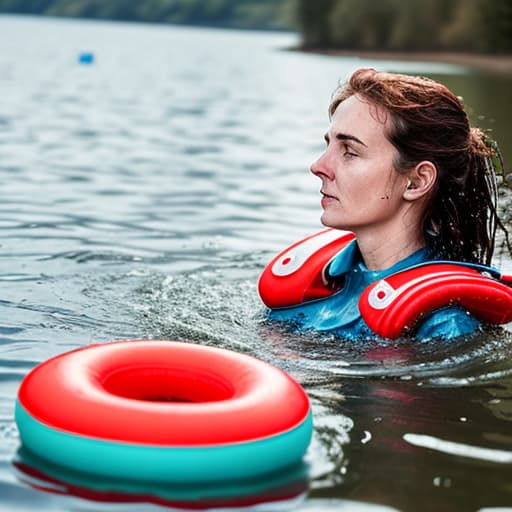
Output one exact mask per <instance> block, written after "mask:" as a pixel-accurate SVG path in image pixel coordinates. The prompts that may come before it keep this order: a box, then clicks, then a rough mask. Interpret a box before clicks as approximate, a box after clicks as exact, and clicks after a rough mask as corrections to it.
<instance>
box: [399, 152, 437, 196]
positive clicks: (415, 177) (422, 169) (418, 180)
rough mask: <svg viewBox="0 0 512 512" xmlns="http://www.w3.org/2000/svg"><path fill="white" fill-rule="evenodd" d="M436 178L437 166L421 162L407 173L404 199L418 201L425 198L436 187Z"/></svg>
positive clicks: (428, 162)
mask: <svg viewBox="0 0 512 512" xmlns="http://www.w3.org/2000/svg"><path fill="white" fill-rule="evenodd" d="M436 178H437V169H436V166H435V165H434V164H433V163H432V162H430V161H428V160H424V161H422V162H420V163H419V164H417V165H416V166H415V167H413V168H412V169H411V170H410V171H409V172H408V173H407V181H406V188H405V190H404V193H403V198H404V199H405V200H406V201H416V200H418V199H421V198H422V197H425V196H426V195H427V194H428V193H429V192H430V191H431V190H432V188H433V186H434V185H435V183H436Z"/></svg>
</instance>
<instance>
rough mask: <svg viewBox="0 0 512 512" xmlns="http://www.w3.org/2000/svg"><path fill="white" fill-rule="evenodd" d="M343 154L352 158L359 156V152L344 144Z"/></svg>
mask: <svg viewBox="0 0 512 512" xmlns="http://www.w3.org/2000/svg"><path fill="white" fill-rule="evenodd" d="M343 156H348V157H350V158H352V157H355V156H357V153H353V152H352V150H351V148H350V147H349V146H343Z"/></svg>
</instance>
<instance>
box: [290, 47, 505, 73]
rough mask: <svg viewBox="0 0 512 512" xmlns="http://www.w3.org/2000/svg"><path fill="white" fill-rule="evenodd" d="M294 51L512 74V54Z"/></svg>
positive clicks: (331, 50)
mask: <svg viewBox="0 0 512 512" xmlns="http://www.w3.org/2000/svg"><path fill="white" fill-rule="evenodd" d="M293 50H294V51H300V52H305V53H316V54H322V55H333V56H340V57H359V58H363V59H378V60H404V61H422V62H442V63H445V64H456V65H459V66H466V67H468V68H472V69H475V70H479V71H487V72H491V73H500V74H506V75H512V55H488V54H479V53H458V52H388V51H359V50H338V49H330V48H326V49H304V48H294V49H293Z"/></svg>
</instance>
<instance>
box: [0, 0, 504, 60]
mask: <svg viewBox="0 0 512 512" xmlns="http://www.w3.org/2000/svg"><path fill="white" fill-rule="evenodd" d="M0 12H11V13H23V14H49V15H53V16H77V17H86V18H101V19H117V20H124V21H146V22H157V23H180V24H192V25H205V26H217V27H237V28H257V29H294V28H295V29H298V30H300V31H301V32H302V41H303V47H304V48H308V49H310V48H312V49H315V48H343V49H347V50H394V51H453V50H455V51H467V52H487V53H512V0H378V1H375V0H314V1H313V0H137V1H133V0H0Z"/></svg>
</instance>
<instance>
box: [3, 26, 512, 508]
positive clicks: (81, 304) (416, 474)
mask: <svg viewBox="0 0 512 512" xmlns="http://www.w3.org/2000/svg"><path fill="white" fill-rule="evenodd" d="M0 31H1V33H2V36H3V37H2V42H3V45H2V48H1V49H0V85H1V87H2V97H1V98H0V155H1V157H0V175H1V178H2V192H3V194H2V202H1V203H0V258H1V261H2V266H1V267H0V282H1V284H2V287H1V288H2V294H1V296H0V308H2V310H3V315H2V321H1V322H0V439H1V443H0V496H2V499H1V500H0V510H2V511H4V510H5V511H9V512H17V511H21V510H38V511H41V510H42V511H45V510H47V511H50V510H51V511H57V510H66V511H69V510H84V509H85V508H86V509H88V510H95V511H99V510H102V511H103V510H109V509H111V508H112V509H115V508H118V509H119V510H126V509H127V507H130V506H133V507H134V510H141V506H142V503H141V502H137V503H132V504H131V505H130V503H129V501H130V499H132V501H133V498H134V496H133V495H134V493H135V494H136V488H137V486H136V484H131V486H129V487H130V488H129V489H126V488H123V489H122V490H121V491H120V489H119V488H118V489H117V491H119V492H122V491H128V494H131V495H130V496H128V497H126V496H125V498H124V499H125V501H126V502H125V503H121V504H119V503H117V504H116V503H115V502H112V503H107V502H105V501H103V499H104V498H105V494H104V493H103V490H98V489H97V488H96V489H95V485H94V482H91V481H90V480H87V481H84V480H75V481H69V480H67V481H66V480H65V479H64V478H63V475H60V474H53V477H52V475H51V471H48V468H41V467H38V466H37V464H34V461H29V462H27V461H26V460H25V459H24V457H23V455H22V452H20V453H21V455H20V456H17V455H16V454H17V452H18V450H19V439H18V435H17V431H16V428H15V425H14V420H13V410H14V398H15V396H16V391H17V388H18V385H19V383H20V382H21V380H22V378H23V376H24V375H25V374H26V373H27V372H28V371H29V370H30V369H31V368H32V367H34V366H35V365H36V364H37V363H39V362H41V361H43V360H45V359H47V358H49V357H51V356H53V355H56V354H59V353H62V352H64V351H66V350H69V349H72V348H76V347H79V346H83V345H87V344H89V343H92V342H103V341H108V340H113V339H121V338H168V339H178V340H182V341H189V342H194V343H203V344H211V345H216V346H221V347H225V348H231V349H234V350H237V351H241V352H247V353H250V354H253V355H255V356H257V357H259V358H261V359H263V360H266V361H269V362H271V363H273V364H275V365H277V366H279V367H281V368H283V369H285V370H287V371H288V372H290V373H291V374H292V375H293V376H294V377H295V378H296V379H298V380H299V381H300V382H301V383H302V384H303V385H304V386H305V388H306V389H307V391H308V393H309V395H310V397H311V401H312V406H313V412H314V422H315V433H314V438H313V442H312V444H311V446H310V449H309V451H308V454H307V457H306V462H307V478H306V481H304V479H303V478H296V476H297V475H296V473H294V472H293V471H292V472H289V473H287V474H285V475H282V476H280V477H279V478H277V477H276V478H275V479H274V480H273V481H272V482H271V483H269V482H267V483H266V484H265V486H263V487H261V488H258V489H256V488H255V487H254V486H253V487H251V488H250V492H249V493H248V494H247V493H246V496H247V495H249V496H250V497H255V496H257V495H259V496H260V498H261V496H262V494H263V496H266V494H265V493H266V491H269V492H270V494H271V497H272V498H275V497H276V494H272V493H273V492H274V490H276V489H278V490H279V489H281V490H282V489H283V486H284V488H286V489H288V490H290V488H288V487H287V485H288V484H291V486H292V492H291V493H289V494H288V496H286V497H284V496H283V495H282V494H281V495H280V498H282V499H280V500H279V501H280V502H281V503H280V505H281V506H283V507H285V508H284V509H285V510H287V508H286V507H289V508H288V510H298V511H301V512H304V511H315V512H317V511H320V512H326V511H330V510H351V511H352V510H402V511H409V510H411V511H421V510H441V511H444V510H446V511H458V510H461V511H467V510H479V509H480V510H484V509H485V510H488V509H491V508H492V507H504V506H511V505H512V488H511V484H510V481H511V480H510V474H511V472H510V452H511V451H512V436H511V435H510V422H511V419H512V416H511V415H512V406H511V403H512V402H511V401H512V385H511V382H512V372H511V370H512V364H511V362H510V361H511V355H512V335H511V334H510V326H508V327H506V328H505V329H504V330H496V331H493V332H487V333H483V334H482V335H481V336H479V337H478V338H477V339H474V340H469V341H468V340H465V341H461V342H457V343H450V344H444V343H440V342H418V343H411V342H409V341H407V342H405V341H403V340H397V341H393V342H386V341H368V342H361V343H357V344H355V343H353V342H352V343H345V342H344V341H343V340H340V339H336V338H334V337H332V336H329V335H318V334H314V333H301V334H297V333H293V332H290V331H288V330H286V329H284V328H283V327H282V326H278V325H275V324H272V323H269V322H267V321H265V319H264V315H263V309H262V305H261V303H260V301H259V298H258V296H257V291H256V283H257V279H258V276H259V274H260V272H261V270H262V269H263V267H264V265H265V264H266V263H267V262H268V261H269V260H270V258H271V257H272V256H273V255H274V254H275V252H276V251H278V250H280V249H281V248H282V247H284V246H287V245H289V244H290V243H291V242H293V241H295V240H297V239H300V238H303V237H304V236H305V235H306V234H308V233H311V232H314V231H316V230H317V229H318V228H319V221H318V218H319V212H320V207H319V194H318V190H319V185H318V183H317V182H316V181H317V180H315V178H314V177H312V176H311V175H310V173H309V172H308V166H309V164H310V163H311V162H312V161H313V160H314V159H315V158H316V156H317V154H318V153H319V152H320V151H321V149H322V145H323V141H322V134H323V133H324V131H325V128H326V125H327V115H326V109H327V104H328V100H329V97H330V94H331V92H332V90H333V89H334V88H335V85H336V83H337V82H338V80H339V79H340V78H341V79H345V78H346V77H348V75H349V74H350V73H351V72H352V71H353V70H355V69H356V68H358V67H361V66H373V67H377V68H379V69H388V70H395V71H403V72H411V73H422V74H430V75H433V74H435V77H436V78H437V79H439V80H441V81H444V82H445V83H447V84H448V85H449V86H450V87H452V88H453V89H454V90H455V92H456V93H457V94H459V95H461V96H463V97H464V98H465V102H466V104H468V105H470V106H471V108H472V110H473V112H474V113H473V116H474V117H475V119H476V120H477V121H479V120H480V119H479V116H481V115H485V116H486V117H485V119H482V120H481V121H482V124H483V125H484V127H492V128H493V130H494V133H495V135H496V138H497V139H498V141H499V142H500V144H501V146H502V149H503V151H504V154H505V157H506V159H507V160H508V161H509V162H510V161H512V153H511V151H512V149H511V148H512V142H511V140H512V139H511V137H512V136H511V131H510V127H509V124H508V117H509V115H508V114H509V113H510V102H509V101H508V90H509V80H508V79H507V78H504V77H497V76H496V77H494V76H484V75H480V74H476V73H470V72H468V71H467V70H463V69H461V68H458V67H454V66H443V65H440V64H436V65H430V64H428V63H421V64H420V63H413V62H407V63H400V62H375V61H370V60H360V59H355V58H335V57H327V56H315V55H311V54H309V55H302V54H300V53H298V52H286V51H281V50H282V49H283V48H287V47H290V46H292V45H293V44H294V43H295V42H296V37H295V35H293V34H269V33H264V34H263V33H244V32H238V31H222V30H206V29H189V28H183V27H181V28H178V27H163V26H148V25H130V24H114V23H95V22H80V21H70V20H50V19H46V20H38V19H33V18H17V17H0ZM82 51H92V52H94V54H95V62H94V64H93V65H90V66H80V65H79V64H78V63H77V60H76V56H77V55H78V54H79V53H80V52H82ZM498 263H499V265H500V266H501V265H502V266H504V267H505V268H506V270H507V271H508V272H509V273H510V269H512V262H511V261H510V260H509V259H508V258H506V257H503V258H501V259H500V260H499V261H498ZM24 460H25V462H23V461H24ZM13 461H14V464H18V470H15V466H13ZM20 464H25V465H21V466H20ZM29 468H32V469H29ZM45 470H46V472H45ZM30 471H32V473H31V472H30ZM34 471H39V473H34ZM47 473H50V475H48V474H47ZM45 477H46V478H48V477H50V478H54V479H57V480H58V481H59V482H61V481H64V485H65V486H67V487H66V490H65V492H67V493H68V494H71V495H75V496H76V495H77V494H79V495H80V496H82V497H85V494H84V493H87V492H89V493H91V492H92V494H89V495H88V498H89V501H86V500H84V499H78V498H74V499H72V498H70V497H69V496H68V497H64V496H60V495H58V494H49V493H45V492H39V491H37V490H34V488H39V487H38V486H42V487H44V486H48V487H51V480H50V481H45ZM68 479H69V476H68ZM49 482H50V483H49ZM53 483H54V484H56V485H57V488H55V487H54V488H53V489H51V490H53V491H59V490H60V491H62V489H61V488H60V487H59V485H61V484H59V483H56V482H53ZM61 483H62V482H61ZM304 483H306V486H305V488H304V487H303V488H300V486H301V485H303V484H304ZM268 484H270V485H268ZM281 484H283V485H282V486H281ZM91 489H92V491H91ZM262 489H263V493H261V492H260V491H261V490H262ZM94 491H95V492H99V493H100V494H96V495H94ZM146 491H147V493H146ZM205 491H206V489H202V490H201V492H205ZM218 491H219V494H217V497H219V496H222V492H221V489H219V490H218ZM231 491H233V492H232V494H230V495H229V497H233V496H235V495H237V496H238V497H240V496H243V495H244V492H245V491H244V490H241V489H235V490H233V488H232V487H230V493H231ZM256 491H258V492H256ZM63 492H64V491H63ZM141 492H144V493H146V494H144V496H145V497H144V499H143V500H142V502H144V503H146V504H148V506H149V507H151V506H155V507H156V509H158V507H157V506H156V505H155V500H154V499H152V497H153V498H154V496H159V495H160V494H161V493H160V492H159V491H157V492H155V490H154V489H153V490H147V489H146V490H142V491H141ZM80 493H81V494H80ZM102 493H103V494H102ZM251 493H252V494H251ZM258 493H259V494H258ZM294 493H295V494H294ZM147 494H149V496H148V495H147ZM176 496H177V495H174V496H170V498H169V495H167V497H168V498H169V499H176ZM203 496H204V494H203ZM118 497H119V496H118ZM178 497H180V496H178ZM210 497H211V495H210ZM223 497H224V498H226V496H225V495H224V496H223ZM267 497H268V496H267ZM139 498H140V495H139ZM180 499H181V497H180ZM288 499H289V501H288ZM98 500H101V501H98ZM260 501H264V500H260ZM217 503H218V502H217ZM151 504H153V505H151ZM202 504H203V505H204V504H205V502H204V501H203V503H202ZM224 504H225V502H224ZM167 505H170V503H167ZM182 505H183V504H182ZM189 505H190V500H189V503H187V506H189ZM239 505H240V503H239ZM246 505H248V504H247V503H246ZM253 505H254V507H258V506H259V505H262V503H259V504H253ZM253 505H250V506H253ZM265 506H268V507H270V508H268V509H269V510H274V509H276V507H277V505H276V503H275V502H272V501H270V502H268V500H267V502H266V505H265ZM272 507H273V508H272ZM290 507H291V508H290ZM258 510H259V509H258Z"/></svg>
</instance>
